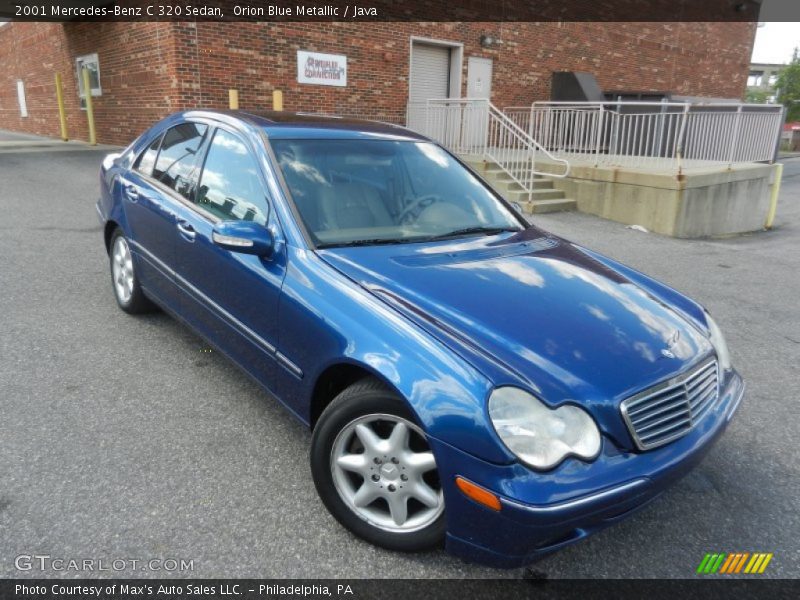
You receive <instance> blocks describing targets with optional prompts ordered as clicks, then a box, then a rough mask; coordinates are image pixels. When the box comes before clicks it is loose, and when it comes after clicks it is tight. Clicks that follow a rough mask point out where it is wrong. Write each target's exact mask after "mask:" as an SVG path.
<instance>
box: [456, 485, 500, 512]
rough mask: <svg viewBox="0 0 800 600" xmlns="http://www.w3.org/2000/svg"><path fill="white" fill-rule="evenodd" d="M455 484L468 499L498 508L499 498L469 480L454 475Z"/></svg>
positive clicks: (494, 508)
mask: <svg viewBox="0 0 800 600" xmlns="http://www.w3.org/2000/svg"><path fill="white" fill-rule="evenodd" d="M456 485H457V486H458V489H460V490H461V492H462V493H463V494H464V495H465V496H466V497H467V498H469V499H470V500H474V501H475V502H477V503H478V504H482V505H483V506H485V507H487V508H491V509H492V510H500V499H499V498H498V497H497V496H495V495H494V494H493V493H492V492H490V491H488V490H485V489H483V488H482V487H480V486H478V485H475V484H474V483H472V482H471V481H467V480H466V479H464V478H463V477H456Z"/></svg>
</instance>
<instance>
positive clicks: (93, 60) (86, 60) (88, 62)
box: [75, 53, 103, 98]
mask: <svg viewBox="0 0 800 600" xmlns="http://www.w3.org/2000/svg"><path fill="white" fill-rule="evenodd" d="M75 68H76V70H77V75H78V96H80V97H81V98H85V97H86V90H84V89H83V69H84V68H85V69H86V70H88V71H89V87H90V88H91V90H92V96H102V95H103V88H101V87H100V61H99V60H98V58H97V53H94V54H86V55H84V56H79V57H78V58H76V59H75Z"/></svg>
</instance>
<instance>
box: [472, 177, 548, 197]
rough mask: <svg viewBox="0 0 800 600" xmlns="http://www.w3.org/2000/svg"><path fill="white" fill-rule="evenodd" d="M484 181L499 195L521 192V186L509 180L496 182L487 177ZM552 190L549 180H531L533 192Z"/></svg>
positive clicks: (539, 178)
mask: <svg viewBox="0 0 800 600" xmlns="http://www.w3.org/2000/svg"><path fill="white" fill-rule="evenodd" d="M486 180H487V181H488V182H489V183H491V184H492V186H494V188H495V189H496V190H497V191H498V192H500V193H505V192H520V191H522V186H521V185H520V184H519V183H517V182H516V181H514V180H511V179H501V180H498V179H495V178H494V177H487V178H486ZM552 188H553V182H552V181H551V180H550V179H546V178H544V177H537V178H535V179H534V180H533V189H535V190H550V189H552Z"/></svg>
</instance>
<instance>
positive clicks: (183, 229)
mask: <svg viewBox="0 0 800 600" xmlns="http://www.w3.org/2000/svg"><path fill="white" fill-rule="evenodd" d="M177 227H178V231H179V232H180V234H181V236H182V237H184V238H185V239H187V240H188V241H190V242H193V241H194V238H195V236H196V235H197V232H196V231H195V230H194V227H192V226H191V225H189V223H187V222H186V221H184V220H182V219H181V220H179V221H178V223H177Z"/></svg>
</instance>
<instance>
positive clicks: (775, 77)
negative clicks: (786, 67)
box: [769, 73, 778, 86]
mask: <svg viewBox="0 0 800 600" xmlns="http://www.w3.org/2000/svg"><path fill="white" fill-rule="evenodd" d="M776 83H778V74H777V73H773V74H772V75H770V76H769V85H771V86H774V85H775V84H776Z"/></svg>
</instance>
